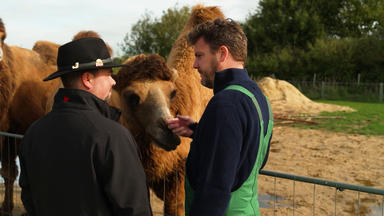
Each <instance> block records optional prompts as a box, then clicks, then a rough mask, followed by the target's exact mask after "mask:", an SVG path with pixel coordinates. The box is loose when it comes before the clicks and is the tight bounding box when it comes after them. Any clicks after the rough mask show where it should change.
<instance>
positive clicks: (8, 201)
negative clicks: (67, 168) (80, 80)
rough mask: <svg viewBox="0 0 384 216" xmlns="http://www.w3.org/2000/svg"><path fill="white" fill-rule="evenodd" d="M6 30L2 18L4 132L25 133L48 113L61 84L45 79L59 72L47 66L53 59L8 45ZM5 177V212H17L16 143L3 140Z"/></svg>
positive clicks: (0, 95) (0, 103) (0, 111)
mask: <svg viewBox="0 0 384 216" xmlns="http://www.w3.org/2000/svg"><path fill="white" fill-rule="evenodd" d="M5 36H6V31H5V27H4V24H3V22H2V20H1V19H0V38H1V41H0V45H1V47H0V48H1V49H0V50H1V52H0V54H1V58H0V116H1V117H0V118H1V122H0V127H1V128H0V129H1V130H2V131H8V132H11V133H19V134H23V133H24V132H25V131H26V129H27V128H28V126H29V125H30V124H31V123H32V122H34V121H35V120H37V119H38V118H40V117H41V116H42V115H43V114H44V112H45V106H44V105H45V101H46V100H47V98H48V96H49V94H50V92H51V91H52V90H53V89H54V88H55V87H56V86H57V85H58V82H52V83H43V81H42V80H43V78H45V77H46V76H48V75H49V74H51V73H52V72H54V71H55V70H56V67H55V66H53V65H50V64H47V62H48V60H49V57H47V56H43V55H40V54H39V53H38V52H35V51H33V50H28V49H24V48H20V47H16V46H8V45H6V44H4V40H5ZM0 144H1V145H0V148H1V162H2V169H1V175H2V177H3V178H4V181H5V197H4V202H3V204H2V207H1V213H5V214H6V213H10V212H11V211H12V209H13V183H14V181H15V179H16V176H17V173H18V171H17V166H16V163H15V159H16V156H17V145H18V143H17V142H16V141H13V140H11V139H9V140H7V142H5V141H4V140H1V143H0Z"/></svg>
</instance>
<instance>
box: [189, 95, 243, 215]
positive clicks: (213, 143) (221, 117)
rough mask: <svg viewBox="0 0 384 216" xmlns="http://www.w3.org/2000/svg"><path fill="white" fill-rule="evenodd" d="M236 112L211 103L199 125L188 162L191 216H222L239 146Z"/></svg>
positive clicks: (233, 108) (235, 168)
mask: <svg viewBox="0 0 384 216" xmlns="http://www.w3.org/2000/svg"><path fill="white" fill-rule="evenodd" d="M238 108H239V107H237V108H236V107H235V106H234V105H233V104H231V103H229V102H227V103H215V101H214V102H213V103H212V104H211V103H210V104H209V105H208V106H207V109H206V111H205V113H204V115H203V117H202V120H201V121H200V123H199V126H198V129H197V134H196V137H195V139H194V143H193V144H192V145H195V144H196V148H193V151H195V152H191V154H192V158H191V161H189V162H191V163H192V164H193V166H192V168H191V169H192V172H191V176H190V177H191V178H188V180H189V181H190V183H191V186H192V187H193V189H194V195H193V200H192V203H191V209H190V215H191V216H195V215H198V216H204V215H217V216H219V215H224V214H225V211H226V209H227V207H228V204H229V200H230V197H231V189H232V187H233V184H234V181H235V176H236V173H237V168H238V164H239V160H240V152H241V148H242V143H243V135H242V134H243V132H242V131H243V129H242V123H241V118H240V117H239V110H237V109H238ZM195 141H196V143H195ZM195 153H196V154H195ZM195 156H196V157H195Z"/></svg>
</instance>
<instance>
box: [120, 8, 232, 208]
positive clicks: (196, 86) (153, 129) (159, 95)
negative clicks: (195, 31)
mask: <svg viewBox="0 0 384 216" xmlns="http://www.w3.org/2000/svg"><path fill="white" fill-rule="evenodd" d="M218 17H224V15H223V14H222V12H221V11H220V10H219V9H218V8H217V7H203V6H200V5H198V6H195V7H194V8H193V10H192V13H191V16H190V18H189V20H188V21H187V23H186V25H185V27H184V29H183V30H182V32H181V34H180V36H179V37H178V39H177V40H176V42H175V43H174V46H173V48H172V50H171V53H170V56H169V59H168V62H167V65H168V66H165V62H163V61H164V60H162V58H161V57H160V56H158V55H149V56H145V55H139V56H135V57H132V58H130V59H128V60H127V61H126V62H125V63H126V64H128V65H129V67H123V68H121V69H120V70H119V72H118V74H117V76H116V77H115V79H116V82H117V85H116V87H115V89H116V91H117V93H118V96H114V97H113V98H114V100H115V101H114V102H112V105H113V104H115V105H116V104H121V109H122V113H123V119H122V123H123V125H125V126H126V127H127V128H129V129H130V130H131V132H132V134H133V135H134V136H135V139H136V141H137V143H138V145H139V148H140V151H141V155H142V163H143V166H144V169H145V172H146V174H147V181H148V184H149V186H150V187H151V188H152V190H153V191H154V192H155V194H156V195H157V196H158V197H159V198H160V199H163V200H164V214H165V215H184V197H185V194H184V174H185V159H186V157H187V155H188V152H189V143H190V141H191V140H190V139H188V138H181V142H180V141H179V140H178V138H176V137H175V136H174V135H173V134H172V133H171V132H170V131H169V129H168V128H167V127H166V125H165V122H164V121H165V120H166V119H168V118H170V117H171V116H175V115H176V114H181V115H189V116H191V117H192V118H193V119H195V120H199V119H200V117H201V115H202V113H203V111H204V109H205V106H206V104H207V102H208V100H209V99H210V98H211V97H212V90H210V89H207V88H205V87H203V86H202V85H201V84H200V80H201V79H200V75H199V73H198V72H197V71H196V70H195V69H193V67H192V65H193V61H194V53H193V49H192V47H190V46H188V45H187V42H186V34H187V33H188V32H189V31H191V29H192V28H193V27H194V26H196V25H197V24H199V23H202V22H204V21H207V20H213V19H215V18H218ZM170 68H175V69H176V71H177V76H176V74H175V70H173V69H170ZM175 90H176V91H175ZM118 100H120V101H119V102H116V101H118ZM179 142H180V144H179ZM176 146H177V148H176V150H174V151H165V150H164V149H166V150H170V149H173V148H175V147H176Z"/></svg>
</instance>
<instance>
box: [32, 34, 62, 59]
mask: <svg viewBox="0 0 384 216" xmlns="http://www.w3.org/2000/svg"><path fill="white" fill-rule="evenodd" d="M59 46H60V45H59V44H56V43H52V42H49V41H42V40H41V41H37V42H36V43H35V45H34V46H33V48H32V50H33V51H35V52H37V53H38V54H39V55H40V57H41V58H42V59H43V61H44V62H45V63H47V64H49V65H56V59H57V52H58V49H59Z"/></svg>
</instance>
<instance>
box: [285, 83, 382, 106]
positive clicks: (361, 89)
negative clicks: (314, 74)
mask: <svg viewBox="0 0 384 216" xmlns="http://www.w3.org/2000/svg"><path fill="white" fill-rule="evenodd" d="M288 82H290V83H291V84H292V85H294V86H295V87H296V88H297V89H298V90H299V91H300V92H301V93H303V94H304V95H306V96H307V97H309V98H311V99H326V100H349V101H361V102H383V101H384V84H383V83H382V82H381V83H360V82H356V83H342V82H324V81H297V80H290V81H288Z"/></svg>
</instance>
